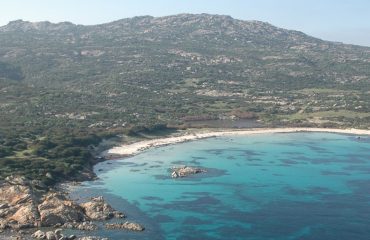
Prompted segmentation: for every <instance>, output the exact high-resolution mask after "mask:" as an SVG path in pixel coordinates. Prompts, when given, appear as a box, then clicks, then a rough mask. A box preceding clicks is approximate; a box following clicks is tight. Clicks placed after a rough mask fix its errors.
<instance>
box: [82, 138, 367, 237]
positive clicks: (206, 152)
mask: <svg viewBox="0 0 370 240" xmlns="http://www.w3.org/2000/svg"><path fill="white" fill-rule="evenodd" d="M179 165H188V166H199V167H202V168H206V169H207V173H205V174H199V175H194V176H191V177H188V178H182V179H172V178H170V172H169V168H170V167H173V166H179ZM96 172H97V175H98V177H99V180H97V181H94V182H85V183H84V184H83V185H82V186H81V187H80V188H78V189H77V190H76V192H77V193H78V194H79V195H80V196H81V195H85V196H90V195H91V196H92V195H101V194H103V195H104V196H105V197H106V198H107V199H108V200H109V201H110V202H111V203H112V205H113V206H114V207H116V208H118V209H120V210H122V211H124V212H125V213H126V214H127V215H128V219H127V220H130V221H136V222H139V223H142V224H143V225H145V227H146V230H145V231H144V232H143V233H128V232H122V231H111V232H110V231H101V232H97V233H96V235H102V236H108V237H111V239H256V240H262V239H277V240H279V239H315V240H319V239H325V240H330V239H333V240H334V239H335V240H338V239H356V240H359V239H370V138H368V137H361V138H357V137H356V136H351V135H340V134H329V133H284V134H283V133H281V134H260V135H250V136H235V137H232V136H231V137H218V138H210V139H203V140H198V141H194V142H187V143H181V144H176V145H170V146H166V147H160V148H155V149H150V150H147V151H145V152H143V153H141V154H139V155H136V156H133V157H130V158H125V159H122V160H115V161H107V162H103V163H100V164H98V165H97V166H96Z"/></svg>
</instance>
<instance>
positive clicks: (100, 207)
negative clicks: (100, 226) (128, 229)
mask: <svg viewBox="0 0 370 240" xmlns="http://www.w3.org/2000/svg"><path fill="white" fill-rule="evenodd" d="M81 207H82V208H83V209H84V212H85V214H86V216H87V217H88V218H89V219H90V220H108V219H111V218H114V217H117V218H123V217H124V214H123V213H120V212H118V211H116V210H114V209H113V208H112V207H111V206H110V205H109V204H107V203H106V202H105V201H104V198H103V197H101V196H100V197H96V198H92V199H91V201H90V202H86V203H83V204H81Z"/></svg>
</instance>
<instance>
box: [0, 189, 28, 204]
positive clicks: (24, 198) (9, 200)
mask: <svg viewBox="0 0 370 240" xmlns="http://www.w3.org/2000/svg"><path fill="white" fill-rule="evenodd" d="M32 200H33V197H32V189H31V187H29V186H25V185H4V186H2V187H1V188H0V203H1V204H4V203H6V204H9V205H11V206H14V205H17V204H22V203H25V202H30V201H32Z"/></svg>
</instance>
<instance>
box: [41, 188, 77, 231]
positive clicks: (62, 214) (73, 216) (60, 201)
mask: <svg viewBox="0 0 370 240" xmlns="http://www.w3.org/2000/svg"><path fill="white" fill-rule="evenodd" d="M38 210H39V213H40V219H41V225H42V226H54V225H56V224H64V223H66V222H81V221H83V219H84V213H83V209H82V208H81V207H80V206H79V205H77V204H76V203H74V202H73V201H71V200H69V199H66V197H65V196H63V195H61V194H59V193H52V194H49V195H47V196H46V197H45V199H44V201H43V202H42V203H41V204H40V205H39V206H38Z"/></svg>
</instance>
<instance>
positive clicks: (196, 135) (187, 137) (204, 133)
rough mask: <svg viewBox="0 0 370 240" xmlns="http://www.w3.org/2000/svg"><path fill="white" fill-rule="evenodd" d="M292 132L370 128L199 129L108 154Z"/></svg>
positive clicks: (354, 131)
mask: <svg viewBox="0 0 370 240" xmlns="http://www.w3.org/2000/svg"><path fill="white" fill-rule="evenodd" d="M291 132H329V133H343V134H354V135H370V130H362V129H334V128H251V129H243V130H219V131H215V130H199V132H192V133H184V135H181V136H173V137H166V138H158V139H151V140H144V141H139V142H135V143H131V144H123V145H121V146H118V147H114V148H112V149H110V150H108V151H107V152H106V153H107V154H108V155H122V156H127V155H135V154H137V153H139V152H141V151H144V150H146V149H148V148H152V147H159V146H165V145H170V144H175V143H181V142H187V141H193V140H197V139H203V138H210V137H221V136H240V135H252V134H263V133H291Z"/></svg>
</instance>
